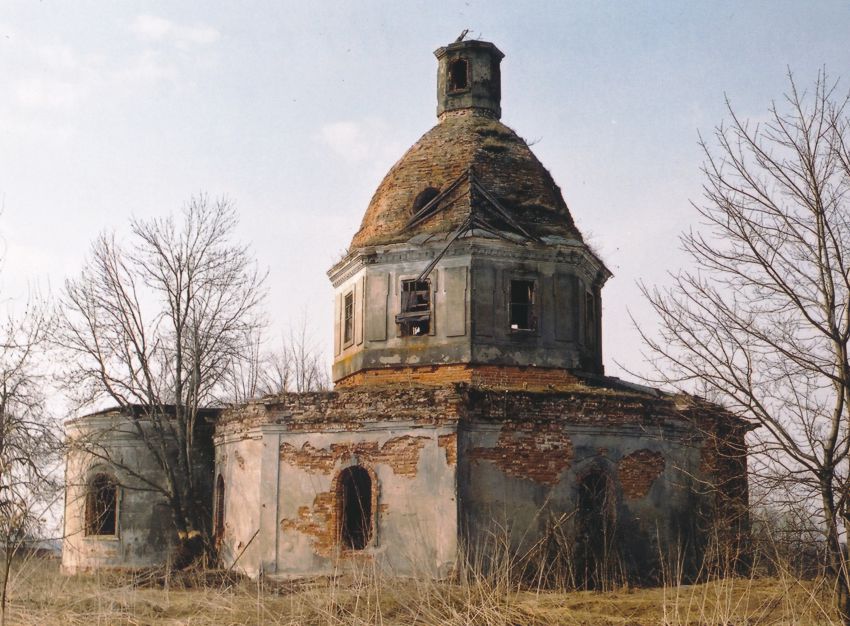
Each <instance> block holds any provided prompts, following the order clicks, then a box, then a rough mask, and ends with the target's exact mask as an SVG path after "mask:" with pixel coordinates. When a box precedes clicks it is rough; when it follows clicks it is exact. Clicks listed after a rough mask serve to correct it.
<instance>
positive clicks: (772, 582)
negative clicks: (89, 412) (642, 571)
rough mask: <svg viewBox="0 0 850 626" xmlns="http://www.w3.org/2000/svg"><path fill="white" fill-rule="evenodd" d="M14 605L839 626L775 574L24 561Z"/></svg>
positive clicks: (23, 620)
mask: <svg viewBox="0 0 850 626" xmlns="http://www.w3.org/2000/svg"><path fill="white" fill-rule="evenodd" d="M12 584H13V585H14V586H15V588H14V593H13V595H12V598H13V602H12V604H11V606H10V610H9V618H10V621H11V622H12V623H19V624H45V625H50V624H62V625H63V626H65V625H67V626H71V625H76V624H80V625H83V624H86V625H89V624H192V625H201V624H270V625H271V624H275V625H293V626H294V625H296V624H298V625H302V624H303V625H313V624H315V625H320V624H321V625H324V624H329V625H343V624H355V625H366V624H380V625H394V624H399V625H402V624H403V625H405V626H411V625H414V624H441V625H442V624H446V625H450V626H452V625H457V626H461V625H467V624H469V625H505V626H508V625H514V624H523V625H541V626H542V625H544V624H609V625H624V626H625V625H627V624H628V625H630V626H641V625H650V624H652V625H654V624H663V625H665V626H679V625H682V626H684V625H686V624H687V625H692V624H729V625H732V624H735V625H738V624H741V625H743V624H746V625H747V626H756V625H767V624H777V625H778V624H800V625H804V624H805V625H809V624H838V623H839V622H838V619H837V616H836V615H835V614H834V613H833V609H832V602H831V597H832V593H833V591H834V590H833V589H832V588H831V587H830V585H829V584H828V583H827V582H826V580H825V579H820V578H819V579H815V580H811V581H804V580H800V579H798V578H795V577H793V576H791V575H790V574H789V573H788V572H779V573H778V574H777V575H776V576H773V577H770V578H756V577H734V576H729V577H722V578H717V579H715V580H712V581H710V582H706V583H701V584H697V585H688V584H673V583H671V582H669V581H668V582H667V583H666V584H665V585H664V586H661V587H658V588H652V589H635V588H629V587H622V588H620V589H618V590H614V591H606V592H594V591H575V592H563V591H549V590H543V589H539V588H529V587H526V586H522V585H520V584H517V583H516V582H515V581H513V580H512V579H511V578H510V577H509V576H507V575H505V573H504V572H502V573H501V574H498V573H497V574H491V575H488V576H484V575H476V574H475V572H474V571H472V570H471V569H470V570H469V571H467V572H465V573H464V575H463V576H457V577H455V578H454V579H452V580H433V579H428V578H425V577H421V578H412V579H406V580H405V579H400V578H398V577H393V576H387V575H384V574H382V573H381V572H379V571H377V569H376V568H375V567H374V566H373V565H371V564H368V563H366V564H362V565H361V566H359V567H357V568H353V569H351V570H350V571H347V572H346V573H345V574H342V573H340V574H338V575H334V576H327V577H319V578H313V579H305V580H299V581H281V580H279V581H275V580H270V579H260V580H256V581H253V580H249V579H247V578H242V577H238V576H233V575H218V574H215V573H204V574H203V575H201V574H188V575H182V576H178V577H170V578H168V579H165V578H152V577H151V576H130V575H118V574H114V573H113V574H111V573H100V574H95V575H92V576H78V577H66V576H62V575H61V574H60V573H59V568H58V563H57V562H56V561H54V560H49V559H47V560H46V559H30V560H27V561H25V562H22V563H19V564H18V565H17V567H16V570H15V576H14V578H13V581H12Z"/></svg>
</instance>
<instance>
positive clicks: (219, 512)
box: [213, 474, 224, 544]
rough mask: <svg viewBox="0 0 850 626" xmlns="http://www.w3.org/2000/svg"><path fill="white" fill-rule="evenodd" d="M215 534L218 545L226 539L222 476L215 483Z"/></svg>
mask: <svg viewBox="0 0 850 626" xmlns="http://www.w3.org/2000/svg"><path fill="white" fill-rule="evenodd" d="M213 511H214V513H213V515H214V517H213V534H214V536H215V542H216V544H219V543H221V539H222V538H223V537H224V478H222V476H221V474H219V475H218V478H217V479H216V481H215V501H214V502H213Z"/></svg>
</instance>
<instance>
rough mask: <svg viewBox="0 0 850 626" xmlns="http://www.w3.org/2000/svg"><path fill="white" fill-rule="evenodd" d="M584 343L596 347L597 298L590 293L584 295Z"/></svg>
mask: <svg viewBox="0 0 850 626" xmlns="http://www.w3.org/2000/svg"><path fill="white" fill-rule="evenodd" d="M584 342H585V343H586V344H587V345H588V346H593V345H596V298H595V297H594V296H593V294H592V293H591V292H589V291H588V292H586V293H585V294H584Z"/></svg>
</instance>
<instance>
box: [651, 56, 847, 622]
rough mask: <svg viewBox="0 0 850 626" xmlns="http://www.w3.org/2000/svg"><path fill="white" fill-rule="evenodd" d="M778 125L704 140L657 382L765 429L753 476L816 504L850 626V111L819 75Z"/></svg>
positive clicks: (666, 306) (773, 114)
mask: <svg viewBox="0 0 850 626" xmlns="http://www.w3.org/2000/svg"><path fill="white" fill-rule="evenodd" d="M789 81H790V88H789V92H788V93H787V94H786V95H785V98H784V100H783V101H781V102H780V103H778V104H777V103H774V104H773V105H772V106H771V108H770V111H769V116H768V118H767V120H766V121H763V122H761V123H758V124H756V123H751V122H748V121H746V120H743V119H741V118H739V117H738V116H737V115H736V113H735V111H734V110H733V108H732V107H731V105H729V103H728V101H727V109H728V112H729V115H730V118H731V120H730V122H729V123H728V125H721V126H719V127H718V128H716V129H715V132H714V141H713V142H711V144H709V142H708V141H705V140H701V145H702V148H703V150H704V154H705V161H704V165H703V174H704V180H705V183H704V187H703V191H704V202H703V203H700V204H698V205H695V207H696V209H697V210H698V211H699V213H700V215H701V216H702V218H703V219H704V228H703V229H702V230H701V231H698V232H690V233H686V234H684V235H683V236H682V237H681V242H682V245H683V247H684V250H685V251H686V252H687V254H688V255H689V256H690V259H691V261H692V262H693V264H694V266H695V269H693V270H691V271H683V272H680V273H679V274H677V275H675V276H674V277H673V279H674V280H673V283H672V287H670V288H668V289H663V290H660V289H649V288H646V287H644V294H645V295H646V296H647V297H648V299H649V302H650V303H651V305H652V306H653V307H654V309H655V312H656V313H657V314H658V316H659V318H660V329H661V330H660V334H659V335H658V336H650V334H649V333H648V332H644V331H641V332H642V335H643V338H644V340H645V341H646V344H647V345H648V347H649V356H650V357H651V360H652V361H653V363H654V365H655V376H654V378H655V379H656V382H661V383H662V384H663V383H667V384H674V385H676V386H679V387H682V388H690V389H693V388H694V387H695V386H702V387H704V388H705V389H707V390H709V391H711V392H712V393H714V394H715V396H716V398H718V399H719V400H720V401H721V402H722V403H723V404H725V405H726V406H727V407H728V408H730V409H731V410H733V411H735V412H736V413H738V414H740V415H742V416H744V417H747V418H749V419H750V420H752V421H753V422H754V423H755V424H757V425H758V426H759V428H757V429H756V431H755V432H754V433H753V439H752V441H751V449H752V451H753V452H754V453H755V454H754V455H753V456H752V457H751V464H752V466H753V469H754V470H755V474H756V475H757V476H758V477H760V478H761V479H763V480H769V481H770V484H769V485H768V486H767V487H768V489H769V490H770V492H771V493H773V494H774V495H776V494H783V493H784V494H786V495H785V497H786V499H787V500H788V501H794V500H797V501H799V500H800V499H801V498H809V499H811V501H812V502H813V503H815V509H816V510H817V511H818V512H819V514H820V516H821V518H822V519H821V523H822V528H823V532H824V537H825V541H826V544H827V547H828V550H827V554H828V558H827V563H826V565H827V566H828V571H829V572H830V573H831V574H832V575H833V576H834V577H835V580H836V581H837V584H838V590H839V594H837V595H838V596H839V598H840V600H839V602H840V606H841V608H842V611H843V614H844V615H845V619H848V618H847V616H848V615H849V614H850V610H848V609H850V606H849V605H848V601H847V567H846V562H845V560H844V558H843V555H842V550H841V540H840V538H841V536H842V533H846V532H847V531H848V530H850V527H849V526H848V524H850V518H848V496H850V484H848V461H850V458H848V454H850V439H848V424H849V422H848V407H850V362H848V350H850V345H848V344H850V196H848V193H850V132H848V130H849V128H848V124H850V120H848V115H847V113H848V110H847V103H848V99H847V98H846V97H845V98H842V97H838V95H837V93H836V83H834V82H831V81H830V80H829V79H828V78H827V76H826V74H825V73H821V74H819V75H818V78H817V81H816V82H815V84H814V86H813V88H812V89H811V90H809V91H800V90H798V88H797V85H796V84H795V82H794V80H793V77H791V76H790V75H789Z"/></svg>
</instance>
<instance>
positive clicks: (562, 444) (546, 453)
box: [469, 422, 573, 485]
mask: <svg viewBox="0 0 850 626" xmlns="http://www.w3.org/2000/svg"><path fill="white" fill-rule="evenodd" d="M469 458H470V459H471V460H473V461H477V460H485V461H492V462H493V463H495V464H496V466H497V467H499V468H500V469H501V470H502V471H503V472H505V474H508V475H509V476H516V477H518V478H525V479H528V480H533V481H535V482H538V483H543V484H546V485H554V484H557V482H558V480H559V478H560V475H561V472H563V471H564V470H565V469H567V468H568V467H569V466H570V464H571V463H572V460H573V444H572V441H570V438H569V437H568V436H567V435H566V434H565V433H564V432H563V430H562V429H561V427H560V426H559V425H557V424H549V425H545V424H540V423H536V424H535V423H517V422H509V423H507V424H505V425H504V426H502V430H501V432H500V433H499V439H498V441H497V442H496V446H495V447H494V448H484V447H478V448H472V449H471V450H470V451H469Z"/></svg>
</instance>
